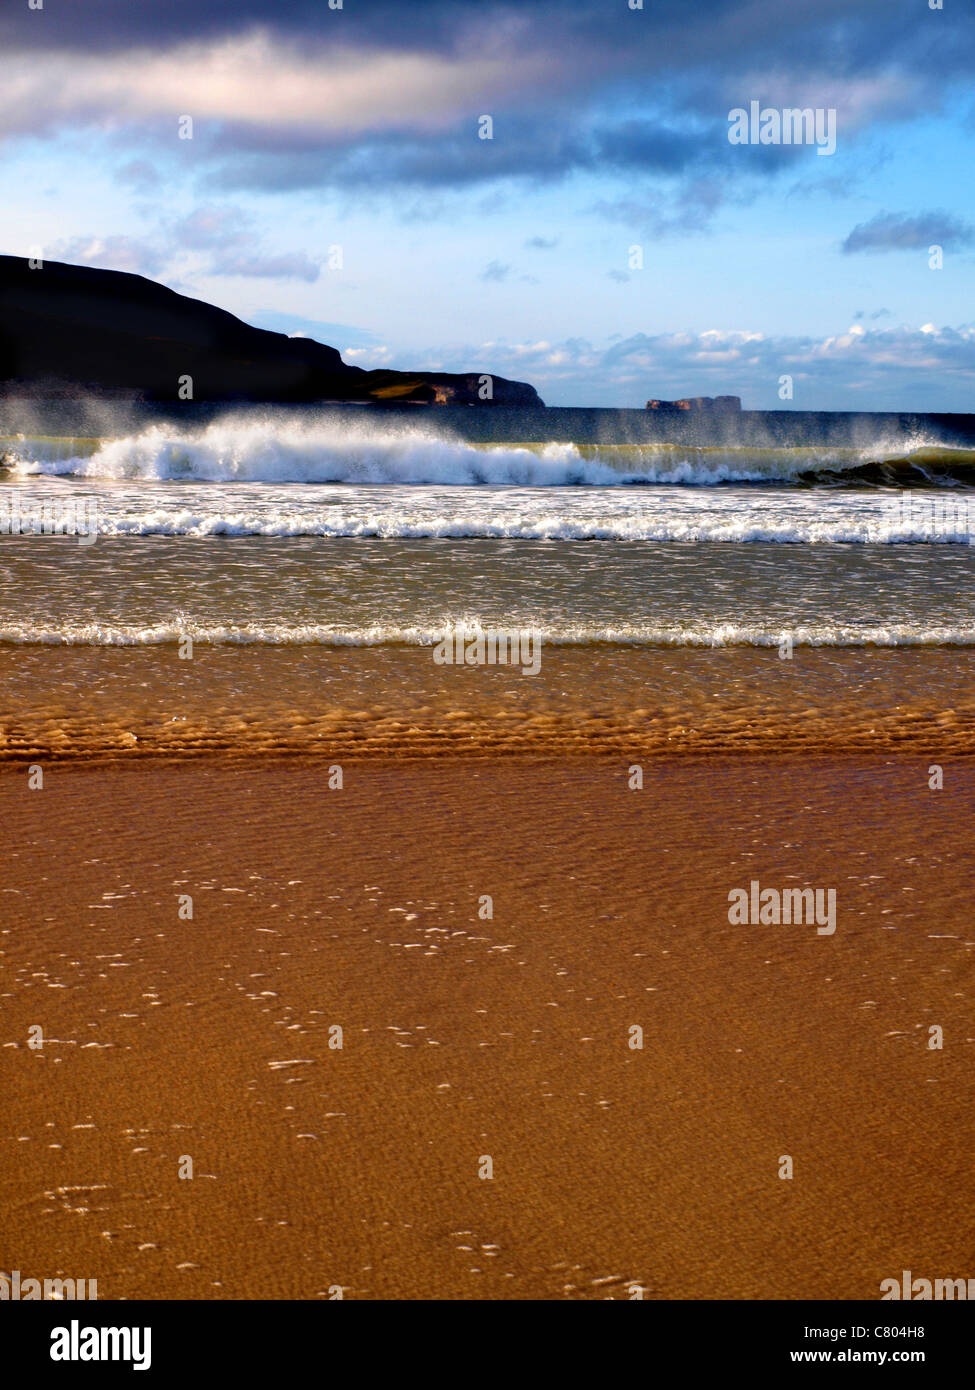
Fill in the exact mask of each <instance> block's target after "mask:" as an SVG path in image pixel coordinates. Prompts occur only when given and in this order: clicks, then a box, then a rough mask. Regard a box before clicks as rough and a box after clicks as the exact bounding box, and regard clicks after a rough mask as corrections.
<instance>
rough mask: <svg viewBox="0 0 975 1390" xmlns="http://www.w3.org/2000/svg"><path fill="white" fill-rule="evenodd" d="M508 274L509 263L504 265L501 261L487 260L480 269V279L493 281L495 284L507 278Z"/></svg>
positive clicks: (509, 271) (509, 272)
mask: <svg viewBox="0 0 975 1390" xmlns="http://www.w3.org/2000/svg"><path fill="white" fill-rule="evenodd" d="M510 274H511V266H510V265H506V264H505V263H504V262H503V261H489V262H488V264H487V265H486V266H485V267H484V269H483V270H482V271H481V275H480V278H481V279H482V280H488V281H494V282H495V283H496V284H501V282H502V281H504V280H507V278H508V276H509V275H510Z"/></svg>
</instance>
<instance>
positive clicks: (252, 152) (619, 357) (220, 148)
mask: <svg viewBox="0 0 975 1390" xmlns="http://www.w3.org/2000/svg"><path fill="white" fill-rule="evenodd" d="M38 2H39V0H33V3H34V4H35V5H36V4H38ZM938 3H939V0H808V3H796V0H681V2H680V3H677V0H642V3H641V0H519V3H500V2H496V0H428V2H427V3H424V0H409V3H406V0H288V2H287V3H282V0H235V3H227V0H169V2H168V3H166V0H161V2H160V3H158V4H151V5H145V4H143V5H134V4H132V3H131V0H42V3H41V7H40V8H31V7H30V4H29V0H23V3H21V2H20V0H17V2H16V3H14V0H4V8H3V10H2V11H0V147H2V148H0V154H2V158H0V206H2V208H3V214H2V219H0V250H2V251H4V252H6V253H7V254H12V255H36V254H43V255H44V256H45V257H46V258H47V259H52V260H64V261H69V262H72V263H74V264H88V265H95V266H103V267H107V268H109V269H116V270H127V271H134V272H136V273H138V274H142V275H147V276H149V277H151V278H152V279H155V280H158V281H161V282H162V283H164V284H167V285H169V286H171V287H172V288H173V289H176V290H178V291H179V292H180V293H183V294H189V295H192V296H194V297H196V298H200V299H204V300H207V301H208V302H210V303H214V304H218V305H220V306H221V307H222V308H225V309H229V310H230V311H231V312H233V313H235V314H238V315H239V316H240V317H241V318H243V319H245V320H246V321H248V322H250V323H254V324H257V325H258V326H260V327H263V328H272V329H275V330H277V331H280V332H285V333H292V334H305V335H307V336H309V337H314V338H317V339H318V340H319V341H322V342H326V343H329V344H331V345H332V346H334V347H337V348H338V349H339V350H340V351H341V352H342V354H343V357H344V358H345V360H346V361H348V362H350V363H353V364H355V365H358V366H363V367H375V366H390V367H396V368H406V369H409V368H413V369H417V370H420V369H422V370H430V371H435V370H443V371H474V370H476V371H479V372H480V371H486V372H493V373H495V374H497V375H501V376H507V377H514V378H517V379H519V380H525V381H530V382H531V383H532V384H533V385H534V386H535V387H536V388H537V389H538V391H539V392H540V394H541V395H542V397H543V399H544V400H545V401H546V403H547V404H549V405H584V406H587V405H588V406H595V405H602V406H631V407H642V406H643V405H644V403H645V401H646V400H647V399H648V398H649V397H663V398H673V397H677V396H683V395H726V394H732V395H738V396H741V398H742V401H743V404H744V405H745V407H746V408H752V409H785V408H796V409H808V410H960V411H973V410H975V209H973V208H972V205H971V204H972V199H971V190H972V186H973V178H972V169H973V166H975V160H973V154H975V84H973V83H972V81H971V73H972V71H973V70H975V7H973V6H972V4H971V0H943V7H942V8H937V5H938ZM753 102H755V103H758V107H757V108H756V109H757V110H758V111H759V112H761V111H773V112H776V111H782V110H783V109H786V108H789V109H792V108H798V109H809V110H811V111H814V112H815V111H819V112H821V113H823V117H822V119H823V121H824V122H828V121H829V120H830V119H831V118H830V117H829V116H828V114H827V113H829V112H831V111H832V112H834V113H835V152H832V153H829V152H826V148H827V142H825V141H820V143H819V144H818V145H817V143H815V140H813V142H812V143H793V144H785V143H776V142H774V141H770V142H769V143H762V142H758V143H746V144H740V143H732V141H731V140H730V139H729V134H730V132H731V131H732V126H733V123H732V121H731V120H730V119H729V117H730V113H732V112H733V111H736V110H744V111H745V112H747V113H749V116H750V113H751V110H752V106H751V104H752V103H753ZM187 118H189V121H188V120H187ZM486 118H489V119H486ZM822 129H823V130H824V131H825V129H826V125H825V124H824V126H823V127H822ZM810 133H812V132H810ZM766 134H769V135H772V134H774V130H773V129H772V127H771V124H770V125H769V127H768V129H767V130H766ZM485 136H490V138H484V137H485ZM821 149H822V151H823V152H821ZM932 247H935V248H940V252H939V253H938V252H932V250H931V248H932ZM790 391H791V395H789V394H788V393H789V392H790Z"/></svg>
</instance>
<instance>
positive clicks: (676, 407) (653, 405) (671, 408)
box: [647, 396, 741, 415]
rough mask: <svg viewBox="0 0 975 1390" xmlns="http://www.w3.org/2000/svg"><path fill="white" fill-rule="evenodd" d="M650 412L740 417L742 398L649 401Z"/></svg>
mask: <svg viewBox="0 0 975 1390" xmlns="http://www.w3.org/2000/svg"><path fill="white" fill-rule="evenodd" d="M647 409H648V410H658V411H660V413H661V414H662V415H676V414H677V413H678V412H679V411H681V410H687V411H690V412H692V413H695V414H703V415H740V414H741V397H740V396H685V397H683V398H682V399H681V400H679V401H647Z"/></svg>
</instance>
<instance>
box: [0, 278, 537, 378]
mask: <svg viewBox="0 0 975 1390" xmlns="http://www.w3.org/2000/svg"><path fill="white" fill-rule="evenodd" d="M486 372H487V369H486V368H485V369H478V370H477V371H472V372H470V373H464V374H451V373H443V372H394V371H388V370H383V371H363V370H362V369H361V368H360V367H350V366H348V365H346V363H344V362H343V361H342V358H341V356H340V354H339V353H338V351H337V350H336V349H335V348H333V347H327V346H325V345H324V344H322V343H316V342H314V341H313V340H312V339H310V338H288V337H286V336H285V335H284V334H283V333H271V332H268V331H267V330H266V329H263V328H253V327H251V325H250V324H246V323H244V322H243V321H242V320H241V319H238V318H235V317H234V315H233V314H230V313H227V312H226V311H225V310H224V309H218V308H216V307H215V306H214V305H212V304H205V303H203V302H202V300H198V299H190V298H188V297H187V296H185V295H181V294H177V293H176V292H175V291H174V290H170V289H167V288H166V286H165V285H159V284H156V282H155V281H153V280H147V279H145V278H144V277H143V276H141V275H129V274H126V273H124V272H122V271H118V270H96V269H92V268H91V267H90V266H75V265H64V264H61V263H60V262H57V261H45V262H44V265H43V268H41V269H38V270H31V269H30V265H29V263H28V261H27V260H25V259H23V258H21V257H18V256H0V396H16V397H23V396H34V397H42V398H43V397H52V396H66V395H67V396H96V397H98V396H107V397H110V398H115V399H117V398H119V397H133V398H138V399H142V400H147V401H175V400H178V399H179V390H180V379H181V378H184V377H187V376H189V377H191V378H192V382H193V387H192V389H193V398H194V399H195V400H212V401H235V400H247V401H315V400H330V401H376V402H380V401H384V400H397V401H421V402H433V401H435V400H438V399H439V400H441V401H443V402H449V403H451V404H454V405H464V404H472V405H481V404H484V405H492V404H493V405H528V406H531V405H541V404H542V402H541V400H540V399H539V397H538V394H537V393H536V391H535V389H534V387H532V386H529V385H527V384H526V383H524V382H519V381H507V380H505V378H504V377H495V376H492V378H491V380H492V389H493V397H492V399H491V400H489V401H482V400H481V399H480V396H479V390H478V388H479V382H480V378H481V375H482V374H484V373H486Z"/></svg>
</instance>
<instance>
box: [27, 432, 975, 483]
mask: <svg viewBox="0 0 975 1390" xmlns="http://www.w3.org/2000/svg"><path fill="white" fill-rule="evenodd" d="M0 465H4V466H5V467H6V468H7V469H8V470H9V471H10V473H12V474H13V476H15V477H16V476H21V477H29V476H34V475H47V476H72V477H76V478H91V479H105V480H125V479H138V480H144V481H153V480H157V481H176V482H178V481H188V482H215V483H219V482H237V483H241V482H264V483H353V484H360V485H361V484H372V485H381V484H421V485H423V484H426V485H436V484H439V485H444V486H458V487H478V486H480V487H492V486H493V487H512V486H513V487H535V488H537V487H573V486H588V487H619V486H625V485H630V486H633V485H641V484H642V485H658V484H670V485H677V486H688V487H711V486H717V485H720V484H722V483H766V484H769V483H779V484H793V485H798V486H803V485H804V486H814V485H821V486H844V485H859V486H863V485H871V484H873V485H901V486H904V485H912V484H913V485H921V486H931V485H941V486H945V485H947V486H959V485H963V486H975V450H972V449H950V448H946V447H944V446H942V445H940V444H932V443H929V442H925V441H917V442H916V443H915V444H914V445H913V446H912V447H910V448H908V447H906V446H905V444H904V443H903V441H900V442H898V443H886V442H883V441H878V442H876V443H875V444H872V445H870V446H866V447H862V448H856V449H853V448H825V447H819V448H808V447H797V448H775V447H767V448H758V447H751V446H743V447H730V446H710V447H706V448H705V447H690V446H685V445H675V444H644V445H629V444H622V445H608V444H603V445H577V444H557V443H548V444H518V443H511V444H484V445H482V444H472V443H467V442H465V441H463V440H459V439H448V438H437V437H433V436H430V435H426V434H423V433H422V432H420V431H418V430H412V431H411V430H404V431H402V432H401V433H399V434H392V433H384V432H381V431H379V430H376V429H375V428H373V429H372V430H370V429H369V428H368V426H364V425H363V424H361V423H356V422H350V423H349V425H348V426H346V427H343V428H339V427H337V426H335V425H334V424H329V425H315V424H314V423H311V422H307V421H294V420H275V419H273V418H269V419H268V420H266V421H262V422H254V421H253V420H247V421H239V420H238V421H234V420H233V419H222V420H220V421H218V422H215V423H213V424H211V425H209V426H207V427H206V428H204V429H200V430H197V431H192V432H184V431H181V430H178V429H176V428H174V427H173V426H163V425H155V426H152V427H151V428H149V429H146V430H144V431H143V432H141V433H140V434H137V435H130V436H128V437H126V438H122V439H105V440H98V439H94V440H79V439H41V438H34V439H30V438H17V439H11V440H8V441H6V442H4V441H0Z"/></svg>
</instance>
